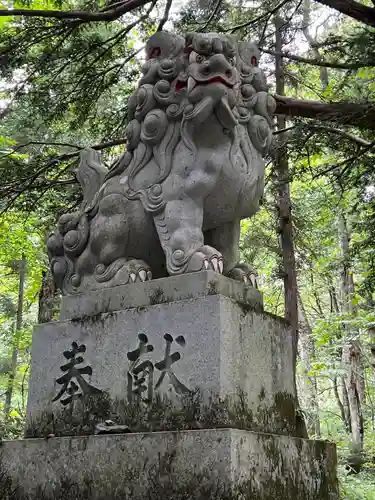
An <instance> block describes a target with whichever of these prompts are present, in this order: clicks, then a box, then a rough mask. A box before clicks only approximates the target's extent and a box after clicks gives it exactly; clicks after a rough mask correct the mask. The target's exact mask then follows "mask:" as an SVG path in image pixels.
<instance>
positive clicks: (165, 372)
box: [127, 333, 191, 404]
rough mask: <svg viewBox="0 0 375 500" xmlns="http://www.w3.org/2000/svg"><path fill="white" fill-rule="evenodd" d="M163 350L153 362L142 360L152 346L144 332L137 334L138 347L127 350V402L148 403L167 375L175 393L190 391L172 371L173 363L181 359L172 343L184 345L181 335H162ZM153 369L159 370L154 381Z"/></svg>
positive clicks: (152, 348) (151, 349) (151, 350)
mask: <svg viewBox="0 0 375 500" xmlns="http://www.w3.org/2000/svg"><path fill="white" fill-rule="evenodd" d="M164 340H165V343H166V345H165V351H164V358H163V359H162V360H161V361H158V362H156V363H155V364H154V363H153V362H152V361H151V360H149V359H145V360H142V357H144V355H145V354H147V353H150V352H153V351H154V346H153V345H151V344H150V343H149V340H148V337H147V335H146V334H144V333H140V334H139V335H138V347H137V348H136V349H135V350H134V351H129V352H128V353H127V357H128V359H129V361H130V367H129V370H128V374H127V376H128V390H127V393H128V402H129V403H136V404H137V403H140V402H141V401H142V402H144V403H150V402H151V401H152V399H153V396H154V393H155V391H157V390H158V389H159V388H160V387H161V385H162V383H163V381H164V379H165V377H166V376H167V377H168V379H169V382H170V384H171V385H172V386H173V388H174V390H175V391H176V393H177V394H180V395H182V394H188V393H189V392H191V391H190V390H189V389H188V388H187V387H186V385H185V384H183V383H182V382H181V381H180V380H179V379H178V378H177V376H176V375H175V373H174V371H173V366H172V365H173V364H175V363H176V362H177V361H179V360H180V359H181V354H180V353H179V352H178V351H174V352H172V353H171V351H172V344H173V342H175V343H176V344H177V345H178V346H179V347H184V346H185V344H186V342H185V338H184V337H183V336H182V335H179V336H178V337H176V338H175V339H174V338H173V337H172V335H170V334H169V333H166V334H165V335H164ZM155 371H158V372H160V374H159V376H158V378H157V380H156V383H155Z"/></svg>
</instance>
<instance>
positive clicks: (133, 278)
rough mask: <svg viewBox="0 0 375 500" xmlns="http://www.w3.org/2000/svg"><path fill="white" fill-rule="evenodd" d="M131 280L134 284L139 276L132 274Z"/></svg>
mask: <svg viewBox="0 0 375 500" xmlns="http://www.w3.org/2000/svg"><path fill="white" fill-rule="evenodd" d="M130 279H131V280H132V282H133V283H134V282H135V280H136V279H137V275H136V274H134V273H130Z"/></svg>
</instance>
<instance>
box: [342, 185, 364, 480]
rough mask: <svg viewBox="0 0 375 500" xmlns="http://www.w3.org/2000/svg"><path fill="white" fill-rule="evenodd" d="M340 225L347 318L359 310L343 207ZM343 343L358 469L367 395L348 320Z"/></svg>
mask: <svg viewBox="0 0 375 500" xmlns="http://www.w3.org/2000/svg"><path fill="white" fill-rule="evenodd" d="M337 191H338V194H339V195H340V196H341V195H342V190H341V187H340V186H338V187H337ZM338 228H339V239H340V247H341V259H342V271H341V303H342V314H343V315H344V319H345V317H346V318H350V317H353V316H354V315H355V314H356V310H355V307H354V305H353V298H354V280H353V273H352V271H351V262H350V255H349V249H350V248H349V245H350V233H349V230H348V225H347V221H346V217H345V214H344V212H343V210H342V209H340V207H339V212H338ZM342 330H343V347H342V358H341V361H342V365H343V367H345V369H346V375H345V376H344V377H343V382H344V383H343V404H344V408H345V412H346V413H348V420H349V422H350V430H351V438H352V454H351V460H352V461H353V462H354V463H355V464H356V469H355V471H356V472H359V470H360V463H361V456H362V452H363V433H364V427H363V415H362V403H363V399H364V377H363V359H362V349H361V344H360V341H359V335H358V331H356V330H354V328H353V327H351V326H350V324H349V323H348V322H347V321H344V322H343V323H342Z"/></svg>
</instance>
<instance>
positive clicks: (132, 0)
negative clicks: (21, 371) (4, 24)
mask: <svg viewBox="0 0 375 500" xmlns="http://www.w3.org/2000/svg"><path fill="white" fill-rule="evenodd" d="M150 1H151V0H127V1H126V2H120V5H119V6H118V7H116V8H114V9H113V8H112V9H111V10H108V11H106V12H87V11H71V12H69V11H63V10H33V9H0V17H2V16H18V17H44V18H54V19H78V20H80V21H83V22H98V21H114V20H115V19H118V18H119V17H121V16H122V15H123V14H126V13H127V12H131V11H132V10H134V9H137V8H138V7H142V6H143V5H146V4H147V3H150Z"/></svg>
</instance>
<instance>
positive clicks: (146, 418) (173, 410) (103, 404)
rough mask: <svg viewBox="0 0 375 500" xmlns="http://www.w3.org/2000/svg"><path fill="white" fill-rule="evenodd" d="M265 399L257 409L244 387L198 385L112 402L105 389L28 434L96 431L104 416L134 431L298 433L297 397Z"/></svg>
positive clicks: (34, 425) (33, 426) (44, 420)
mask: <svg viewBox="0 0 375 500" xmlns="http://www.w3.org/2000/svg"><path fill="white" fill-rule="evenodd" d="M265 403H266V395H265V394H262V401H261V402H260V403H259V407H258V408H257V411H255V412H254V411H252V410H251V409H250V408H249V405H248V401H247V398H246V395H245V394H243V393H242V392H239V393H238V394H237V396H236V397H233V398H229V397H227V398H220V397H218V396H215V395H212V396H211V397H210V398H209V400H208V401H207V400H204V399H203V396H202V393H201V391H199V390H196V391H195V392H191V393H189V394H187V395H183V396H181V397H179V398H178V400H177V399H170V398H168V397H167V396H163V397H161V396H159V395H157V396H156V397H155V398H154V400H153V401H152V403H150V404H129V403H128V402H127V401H125V400H115V401H113V400H111V398H110V396H109V395H108V394H107V393H101V394H98V395H92V396H89V397H85V398H84V399H83V400H82V401H80V402H78V403H77V405H76V407H75V409H74V411H71V410H70V409H69V408H66V409H61V410H60V411H58V412H56V413H45V414H43V415H42V417H41V418H40V419H39V421H33V422H31V424H30V425H29V427H28V429H27V430H26V434H25V437H28V438H30V437H46V436H48V435H50V434H53V435H55V436H77V435H78V436H82V435H89V434H94V433H95V425H96V424H97V423H99V422H103V421H105V420H112V421H113V422H115V423H116V424H121V425H126V426H128V427H129V429H130V431H131V432H153V431H167V430H168V431H172V430H193V429H217V428H235V429H243V430H250V431H257V432H272V433H274V434H288V435H295V412H294V402H293V397H292V396H291V395H289V394H287V393H279V394H278V395H277V397H276V398H275V401H274V403H273V405H271V406H270V405H269V404H268V405H266V404H265Z"/></svg>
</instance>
